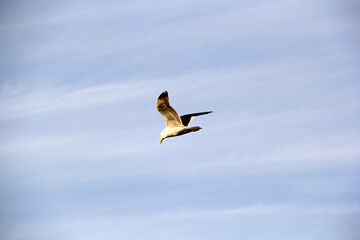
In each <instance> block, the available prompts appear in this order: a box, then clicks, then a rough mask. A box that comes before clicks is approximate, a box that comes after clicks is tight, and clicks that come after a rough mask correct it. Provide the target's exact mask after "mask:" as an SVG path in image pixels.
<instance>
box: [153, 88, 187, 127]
mask: <svg viewBox="0 0 360 240" xmlns="http://www.w3.org/2000/svg"><path fill="white" fill-rule="evenodd" d="M156 109H157V110H158V111H159V112H160V113H161V115H162V116H163V117H164V119H165V122H166V126H167V127H179V126H183V124H182V122H181V119H180V116H179V114H178V113H177V112H176V110H175V109H174V108H173V107H171V106H170V102H169V95H168V92H167V91H165V92H163V93H161V95H160V96H159V98H158V99H157V101H156Z"/></svg>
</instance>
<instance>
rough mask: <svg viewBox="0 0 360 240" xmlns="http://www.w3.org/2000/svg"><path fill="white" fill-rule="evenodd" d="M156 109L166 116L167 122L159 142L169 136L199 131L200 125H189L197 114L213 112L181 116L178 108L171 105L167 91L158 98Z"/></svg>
mask: <svg viewBox="0 0 360 240" xmlns="http://www.w3.org/2000/svg"><path fill="white" fill-rule="evenodd" d="M156 109H157V110H158V111H159V112H160V113H161V115H162V116H163V117H164V118H165V122H166V128H165V129H164V130H163V131H162V132H161V133H160V142H159V144H161V142H162V141H163V140H164V139H165V138H168V137H176V136H180V135H183V134H186V133H190V132H196V131H199V130H200V129H201V127H199V126H196V127H189V124H190V122H191V121H192V119H193V118H194V117H196V116H200V115H204V114H209V113H212V111H208V112H199V113H190V114H186V115H183V116H181V117H180V116H179V114H178V113H177V112H176V110H175V109H174V108H173V107H172V106H170V102H169V95H168V92H167V91H165V92H163V93H161V95H160V96H159V98H158V99H157V101H156Z"/></svg>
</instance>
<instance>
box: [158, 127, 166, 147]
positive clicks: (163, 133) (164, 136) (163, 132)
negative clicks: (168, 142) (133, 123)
mask: <svg viewBox="0 0 360 240" xmlns="http://www.w3.org/2000/svg"><path fill="white" fill-rule="evenodd" d="M167 137H168V136H167V131H166V129H164V130H163V131H162V132H161V133H160V142H159V145H160V144H161V143H162V141H164V139H165V138H167Z"/></svg>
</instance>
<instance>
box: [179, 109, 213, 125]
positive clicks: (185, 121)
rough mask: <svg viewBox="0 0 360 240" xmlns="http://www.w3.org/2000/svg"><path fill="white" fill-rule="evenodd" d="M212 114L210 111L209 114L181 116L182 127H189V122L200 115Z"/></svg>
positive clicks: (200, 113)
mask: <svg viewBox="0 0 360 240" xmlns="http://www.w3.org/2000/svg"><path fill="white" fill-rule="evenodd" d="M209 113H212V111H209V112H199V113H190V114H186V115H183V116H181V117H180V118H181V122H182V124H183V125H184V126H189V124H190V122H191V120H192V119H193V118H194V117H196V116H200V115H205V114H209Z"/></svg>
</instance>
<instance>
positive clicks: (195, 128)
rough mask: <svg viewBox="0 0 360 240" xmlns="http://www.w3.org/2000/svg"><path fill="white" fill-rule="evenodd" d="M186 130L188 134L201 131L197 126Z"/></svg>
mask: <svg viewBox="0 0 360 240" xmlns="http://www.w3.org/2000/svg"><path fill="white" fill-rule="evenodd" d="M187 129H188V130H189V132H196V131H199V130H200V129H201V127H199V126H196V127H187Z"/></svg>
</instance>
